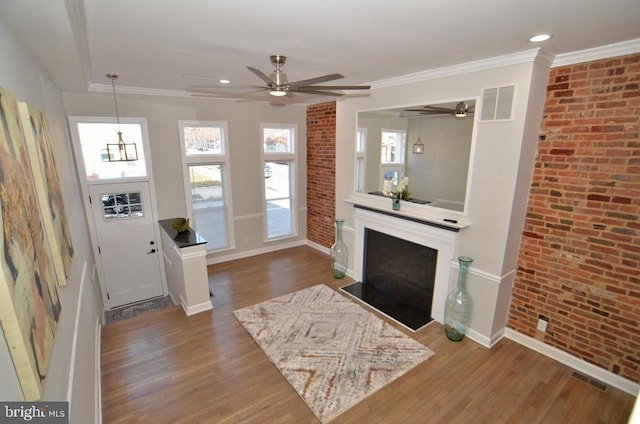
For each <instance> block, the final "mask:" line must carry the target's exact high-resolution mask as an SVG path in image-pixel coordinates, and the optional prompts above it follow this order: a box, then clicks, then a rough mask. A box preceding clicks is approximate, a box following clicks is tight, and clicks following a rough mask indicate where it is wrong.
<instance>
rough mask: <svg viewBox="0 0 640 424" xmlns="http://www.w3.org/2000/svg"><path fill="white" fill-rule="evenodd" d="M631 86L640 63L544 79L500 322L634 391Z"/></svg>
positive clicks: (639, 126) (638, 253) (636, 219)
mask: <svg viewBox="0 0 640 424" xmlns="http://www.w3.org/2000/svg"><path fill="white" fill-rule="evenodd" d="M639 86H640V54H635V55H629V56H623V57H617V58H610V59H605V60H600V61H594V62H588V63H582V64H576V65H570V66H565V67H559V68H554V69H552V70H551V74H550V77H549V82H548V87H547V97H546V101H545V112H544V120H543V123H542V128H541V135H540V140H539V151H538V156H537V159H536V164H535V170H534V174H533V180H532V182H531V192H530V195H529V205H528V210H527V218H526V222H525V228H524V231H523V239H522V243H521V246H520V254H519V258H518V268H517V274H516V278H515V287H514V291H513V297H512V303H511V309H510V316H509V321H508V325H509V326H510V327H512V328H513V329H515V330H517V331H519V332H521V333H524V334H527V335H529V336H532V337H536V338H538V339H540V340H543V341H544V342H545V343H547V344H549V345H552V346H555V347H557V348H559V349H562V350H564V351H567V352H569V353H571V354H573V355H574V356H577V357H579V358H582V359H584V360H585V361H587V362H590V363H593V364H595V365H598V366H600V367H602V368H605V369H607V370H609V371H611V372H613V373H615V374H619V375H621V376H623V377H626V378H628V379H631V380H634V381H636V382H638V381H640V139H639V137H638V133H639V131H640V87H639ZM538 314H542V315H545V316H547V317H549V319H550V321H549V326H548V329H547V332H546V333H542V332H539V331H537V330H536V324H537V321H538Z"/></svg>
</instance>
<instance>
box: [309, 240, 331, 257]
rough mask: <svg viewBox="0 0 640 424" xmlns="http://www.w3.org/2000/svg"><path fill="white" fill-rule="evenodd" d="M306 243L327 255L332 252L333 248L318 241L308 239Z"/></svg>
mask: <svg viewBox="0 0 640 424" xmlns="http://www.w3.org/2000/svg"><path fill="white" fill-rule="evenodd" d="M306 244H307V246H309V247H311V248H313V249H316V250H317V251H318V252H322V253H324V254H325V255H328V254H330V253H331V249H329V248H328V247H324V246H323V245H321V244H319V243H316V242H315V241H311V240H307V241H306Z"/></svg>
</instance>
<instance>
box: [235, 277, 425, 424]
mask: <svg viewBox="0 0 640 424" xmlns="http://www.w3.org/2000/svg"><path fill="white" fill-rule="evenodd" d="M233 313H234V314H235V316H236V318H237V319H238V320H239V321H240V323H241V324H242V325H243V326H244V328H245V329H246V330H247V331H248V332H249V334H250V335H251V336H252V337H253V339H254V340H255V341H256V343H257V344H258V346H260V348H261V349H262V350H263V352H264V353H265V354H266V355H267V356H268V357H269V359H270V360H271V362H273V364H274V365H275V366H276V368H278V370H279V371H280V372H281V373H282V375H283V376H284V377H285V378H286V379H287V381H288V382H289V383H290V384H291V386H293V388H294V389H295V390H296V392H298V394H299V395H300V397H302V399H303V400H304V401H305V402H306V403H307V405H308V406H309V408H310V409H311V410H312V411H313V413H314V414H315V415H316V417H318V419H319V420H320V421H321V422H323V423H327V422H329V421H331V420H332V419H334V418H335V417H337V416H338V415H339V414H341V413H342V412H344V411H346V410H347V409H348V408H350V407H352V406H354V405H355V404H357V403H358V402H360V401H361V400H363V399H364V398H366V397H367V396H369V395H371V394H373V393H374V392H376V391H377V390H379V389H381V388H382V387H384V386H385V385H387V384H389V383H390V382H392V381H394V380H395V379H397V378H399V377H400V376H402V375H403V374H405V373H406V372H407V371H409V370H410V369H412V368H414V367H415V366H417V365H418V364H420V363H422V362H423V361H425V360H427V359H428V358H429V357H431V356H432V355H433V354H434V353H433V352H432V351H431V350H429V349H427V348H426V347H425V346H423V345H422V344H420V343H418V342H417V341H415V340H413V339H412V338H410V337H408V336H406V335H405V334H404V333H402V332H401V331H399V330H397V329H395V328H394V327H392V326H391V325H389V324H387V323H386V322H384V321H382V320H381V319H380V318H378V317H376V316H375V315H374V314H372V313H371V312H368V311H366V310H365V309H364V308H362V307H361V306H359V305H357V304H356V303H355V302H354V301H352V300H350V299H347V298H346V297H345V296H343V295H341V294H339V293H337V292H335V291H334V290H332V289H331V288H329V287H327V286H325V285H322V284H320V285H316V286H313V287H310V288H308V289H304V290H300V291H297V292H294V293H291V294H288V295H285V296H281V297H278V298H275V299H272V300H268V301H266V302H263V303H259V304H257V305H253V306H249V307H247V308H243V309H239V310H236V311H234V312H233Z"/></svg>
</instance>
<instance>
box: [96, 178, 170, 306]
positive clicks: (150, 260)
mask: <svg viewBox="0 0 640 424" xmlns="http://www.w3.org/2000/svg"><path fill="white" fill-rule="evenodd" d="M88 188H89V199H90V205H91V215H92V218H93V222H94V225H95V230H96V239H97V243H98V256H99V257H98V258H97V260H98V271H99V274H100V280H101V281H102V282H103V284H104V287H105V288H106V295H107V299H105V305H107V306H108V307H110V308H115V307H118V306H122V305H125V304H128V303H134V302H139V301H142V300H146V299H150V298H153V297H158V296H163V295H164V292H163V282H162V273H161V271H160V266H162V261H161V260H160V256H159V255H160V251H161V249H160V248H159V246H158V240H159V234H158V231H159V229H158V225H157V222H156V219H155V217H154V215H153V208H152V206H151V196H150V190H149V183H148V182H129V183H110V184H92V185H89V187H88Z"/></svg>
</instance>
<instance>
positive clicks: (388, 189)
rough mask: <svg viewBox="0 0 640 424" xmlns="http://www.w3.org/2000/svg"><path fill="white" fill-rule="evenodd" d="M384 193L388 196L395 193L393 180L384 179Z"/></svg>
mask: <svg viewBox="0 0 640 424" xmlns="http://www.w3.org/2000/svg"><path fill="white" fill-rule="evenodd" d="M382 194H384V195H385V196H387V197H391V196H392V195H393V193H391V181H390V180H384V184H382Z"/></svg>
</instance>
